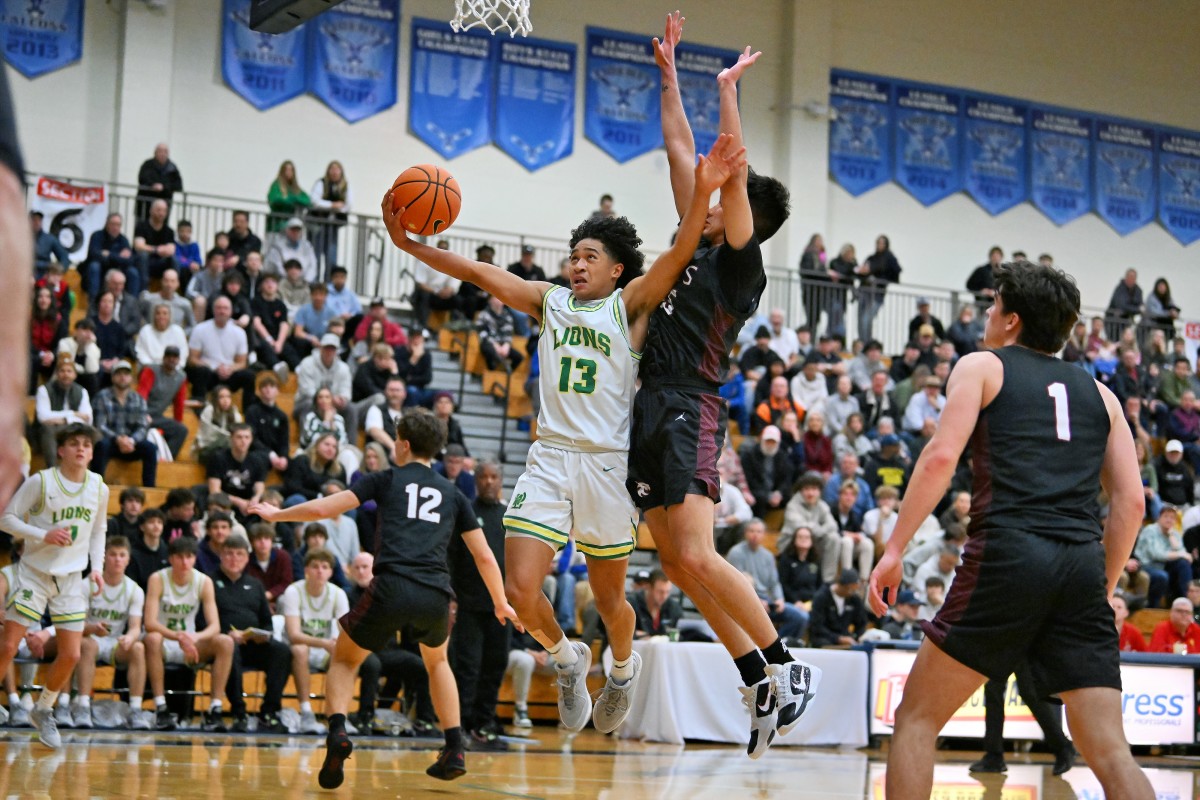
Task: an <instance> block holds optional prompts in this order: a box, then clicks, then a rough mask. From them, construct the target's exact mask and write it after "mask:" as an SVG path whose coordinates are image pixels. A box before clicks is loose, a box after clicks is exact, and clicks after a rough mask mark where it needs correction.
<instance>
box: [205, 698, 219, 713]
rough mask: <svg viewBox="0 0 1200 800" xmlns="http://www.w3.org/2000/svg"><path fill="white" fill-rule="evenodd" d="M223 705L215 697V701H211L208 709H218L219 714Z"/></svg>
mask: <svg viewBox="0 0 1200 800" xmlns="http://www.w3.org/2000/svg"><path fill="white" fill-rule="evenodd" d="M221 705H222V703H221V701H220V700H218V699H217V698H215V697H214V698H213V701H212V702H211V703H209V705H208V710H209V711H210V712H211V711H216V712H217V713H218V714H220V713H221Z"/></svg>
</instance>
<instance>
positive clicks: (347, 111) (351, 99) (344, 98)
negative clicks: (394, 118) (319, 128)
mask: <svg viewBox="0 0 1200 800" xmlns="http://www.w3.org/2000/svg"><path fill="white" fill-rule="evenodd" d="M308 28H309V31H308V36H309V40H308V42H309V56H308V85H309V89H310V91H312V93H313V94H314V95H316V96H317V97H318V98H319V99H320V100H321V102H323V103H324V104H325V105H327V106H329V107H330V108H331V109H333V110H334V111H335V112H337V114H338V116H340V117H341V118H342V119H344V120H346V121H347V122H358V121H359V120H361V119H366V118H367V117H369V116H372V115H374V114H378V113H379V112H380V111H383V110H384V109H386V108H391V107H392V106H394V105H395V104H396V64H397V49H398V47H399V39H400V0H348V2H345V3H342V4H341V5H338V6H335V7H334V8H331V9H329V10H328V11H326V12H325V13H324V14H322V15H321V16H319V17H317V18H316V19H314V20H313V21H312V23H311V24H309V26H308Z"/></svg>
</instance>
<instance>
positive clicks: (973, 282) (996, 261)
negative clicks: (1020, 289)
mask: <svg viewBox="0 0 1200 800" xmlns="http://www.w3.org/2000/svg"><path fill="white" fill-rule="evenodd" d="M1002 263H1004V251H1003V250H1001V249H1000V248H999V247H993V248H992V249H991V250H989V251H988V260H987V263H986V264H983V265H981V266H978V267H976V268H975V269H974V271H973V272H971V277H969V278H967V291H969V292H974V293H975V305H977V306H979V313H980V314H981V315H982V314H983V312H984V311H985V310H987V307H988V306H990V305H991V304H992V298H994V297H995V296H996V270H997V269H998V268H999V267H1000V265H1001V264H1002Z"/></svg>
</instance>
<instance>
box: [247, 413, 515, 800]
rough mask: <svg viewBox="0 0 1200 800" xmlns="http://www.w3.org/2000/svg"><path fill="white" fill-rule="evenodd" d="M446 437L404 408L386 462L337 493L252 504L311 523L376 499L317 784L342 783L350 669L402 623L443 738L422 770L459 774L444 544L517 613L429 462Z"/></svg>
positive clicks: (330, 697) (503, 610)
mask: <svg viewBox="0 0 1200 800" xmlns="http://www.w3.org/2000/svg"><path fill="white" fill-rule="evenodd" d="M445 443H446V425H445V423H444V422H442V421H441V420H439V419H437V418H436V417H434V416H433V414H431V413H430V412H428V411H425V410H423V409H416V410H414V411H409V412H407V413H406V414H405V415H404V417H402V418H401V420H400V422H399V424H398V425H397V426H396V464H397V465H398V466H394V467H392V468H391V469H387V470H383V471H382V472H372V473H371V474H369V475H368V476H366V477H365V478H363V479H361V480H359V481H357V482H355V484H354V485H353V486H351V487H350V488H349V489H347V490H345V491H342V492H338V493H337V494H334V495H330V496H329V497H323V498H320V499H319V500H311V501H309V502H307V503H301V504H300V505H297V506H292V507H291V508H286V509H282V510H281V509H278V508H276V507H275V506H270V505H267V504H265V503H256V504H254V506H253V507H252V508H251V510H250V512H249V513H251V514H257V515H258V516H260V517H262V518H263V519H264V520H266V521H267V522H314V521H316V520H322V519H332V518H334V517H337V516H339V515H341V514H344V513H345V512H347V511H349V510H350V509H352V508H358V506H359V505H360V504H362V503H364V502H366V501H367V500H374V501H375V502H376V503H378V504H379V513H378V514H377V515H376V516H377V519H378V522H377V524H376V526H375V542H374V545H373V547H372V548H371V549H372V552H373V553H374V555H375V566H374V573H375V576H374V578H373V579H372V580H371V583H370V585H369V586H368V587H367V590H366V592H365V593H364V595H363V597H362V599H361V600H359V602H358V603H357V604H356V605H355V606H354V608H352V609H350V612H349V613H347V614H346V615H345V616H344V617H342V618H341V619H340V620H339V621H338V623H339V624H340V625H341V629H342V634H343V635H341V636H338V639H337V648H336V649H335V650H334V652H333V660H332V661H331V663H330V664H329V672H328V675H327V677H326V680H325V705H326V708H327V709H328V710H329V735H328V737H327V738H326V748H327V749H326V754H325V764H324V766H322V767H321V772H320V774H319V775H318V778H317V780H318V782H319V783H320V784H321V787H322V788H324V789H334V788H337V787H338V786H340V785H341V784H342V777H343V776H342V764H343V762H344V761H345V760H346V759H347V758H349V757H350V753H351V751H352V750H353V749H354V747H353V745H352V744H351V742H350V739H349V737H348V736H347V735H346V711H347V709H348V708H349V706H350V696H351V695H352V694H353V692H354V675H355V673H356V672H357V671H358V667H359V665H360V664H362V662H363V660H364V659H366V657H367V656H368V655H369V654H370V652H371V651H372V650H379V649H381V648H383V646H384V645H385V644H387V643H388V642H390V641H393V640H394V639H395V637H396V634H397V632H398V631H399V630H400V629H401V628H402V627H404V626H409V627H410V628H411V630H413V631H415V634H416V638H417V641H419V642H420V644H421V658H422V659H423V660H424V661H425V669H426V671H427V672H428V673H429V690H430V694H431V695H432V696H433V707H434V709H435V710H436V711H437V715H438V719H439V721H440V722H441V724H442V732H443V733H444V735H445V738H446V745H445V747H443V748H442V751H441V752H440V753H439V754H438V760H437V761H436V762H435V763H434V764H433V765H431V766H430V767H429V769H427V770H426V772H427V773H428V774H429V775H431V776H433V777H435V778H441V779H442V780H452V779H454V778H457V777H459V776H460V775H462V774H464V773H465V772H466V767H465V764H464V759H463V750H464V740H463V733H462V728H461V727H460V726H459V708H458V688H457V686H456V684H455V682H454V673H453V672H452V671H451V669H450V663H449V661H447V658H446V647H447V640H448V634H449V620H450V598H451V597H452V596H453V595H452V592H451V589H450V571H449V569H448V568H447V566H446V548H447V547H448V546H449V543H450V539H451V537H452V536H455V535H457V536H461V537H462V539H463V542H465V543H466V545H467V548H468V549H469V550H470V551H471V555H472V557H473V558H474V559H475V564H476V566H477V567H478V568H479V574H480V576H481V577H482V578H483V582H484V584H485V585H486V586H487V590H488V593H489V594H490V595H491V596H492V603H493V605H494V606H495V612H496V619H497V620H499V622H500V624H501V625H503V624H505V622H506V621H508V620H512V621H513V622H514V623H516V624H517V627H518V628H520V625H519V623H517V614H516V612H515V611H513V609H512V607H511V606H509V604H508V601H507V600H506V599H505V596H504V579H503V577H501V575H500V569H499V567H497V565H496V557H495V556H494V555H492V551H491V549H490V548H489V547H488V543H487V539H486V538H485V537H484V535H483V531H482V530H480V528H479V522H478V521H477V520H476V518H475V511H474V509H473V508H472V507H471V502H470V501H469V500H467V498H466V497H465V496H464V495H463V493H462V492H460V491H459V490H458V489H456V488H455V486H454V484H452V483H450V481H448V480H446V479H445V478H443V477H442V476H441V475H438V474H437V473H436V472H434V471H433V470H432V469H430V468H429V460H430V459H431V458H432V457H433V456H434V455H435V454H436V453H438V452H440V451H441V449H442V447H443V446H445Z"/></svg>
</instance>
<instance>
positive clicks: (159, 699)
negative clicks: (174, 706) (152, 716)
mask: <svg viewBox="0 0 1200 800" xmlns="http://www.w3.org/2000/svg"><path fill="white" fill-rule="evenodd" d="M166 704H167V698H165V697H163V696H162V695H161V694H156V695H154V707H155V708H162V707H163V706H165V705H166Z"/></svg>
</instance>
